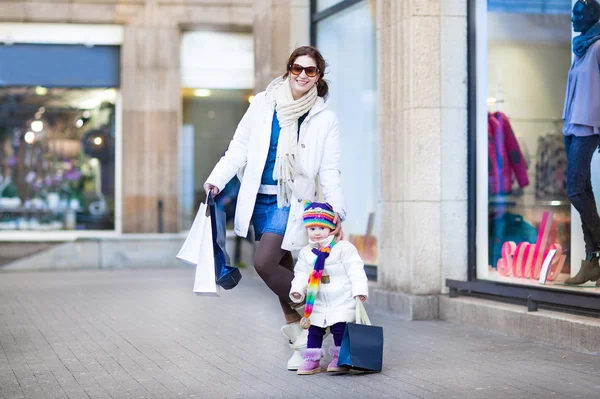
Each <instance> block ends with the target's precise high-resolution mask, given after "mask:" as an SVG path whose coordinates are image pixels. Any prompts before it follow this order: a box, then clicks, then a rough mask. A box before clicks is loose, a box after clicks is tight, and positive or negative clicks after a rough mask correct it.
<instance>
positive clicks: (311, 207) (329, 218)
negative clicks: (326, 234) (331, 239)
mask: <svg viewBox="0 0 600 399" xmlns="http://www.w3.org/2000/svg"><path fill="white" fill-rule="evenodd" d="M302 219H303V220H304V227H306V228H307V229H308V228H310V227H325V228H327V229H330V230H334V229H335V223H333V220H334V219H335V212H334V211H333V207H332V206H331V205H329V204H328V203H320V202H308V201H307V202H305V203H304V213H303V214H302Z"/></svg>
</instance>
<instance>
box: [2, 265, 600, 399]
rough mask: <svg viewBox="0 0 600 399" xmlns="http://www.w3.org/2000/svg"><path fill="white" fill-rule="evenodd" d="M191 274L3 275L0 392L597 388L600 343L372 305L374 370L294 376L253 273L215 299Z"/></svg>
mask: <svg viewBox="0 0 600 399" xmlns="http://www.w3.org/2000/svg"><path fill="white" fill-rule="evenodd" d="M192 278H193V271H192V270H189V269H180V270H173V269H171V270H135V271H123V270H121V271H80V272H38V273H2V274H0V398H7V399H8V398H11V399H12V398H36V399H37V398H73V399H75V398H160V399H162V398H179V397H181V398H184V397H187V398H190V397H194V398H237V397H247V398H415V397H418V398H577V397H579V398H600V356H595V355H589V354H581V353H575V352H569V351H565V350H560V349H555V348H552V347H548V346H543V345H539V344H536V343H533V342H529V341H525V340H520V339H514V338H507V337H504V336H501V335H496V334H493V333H488V332H482V331H478V330H473V329H470V328H465V327H462V326H455V325H451V324H447V323H443V322H433V321H432V322H404V321H398V320H393V319H389V318H386V317H385V316H382V315H378V314H376V313H373V312H372V314H371V319H372V321H373V322H374V324H378V325H382V326H383V327H384V334H385V340H386V348H385V359H384V370H383V372H382V373H380V374H365V375H360V374H359V375H347V376H339V375H338V376H334V375H326V374H321V375H315V376H297V375H296V374H295V373H293V372H289V371H286V370H285V369H284V367H283V366H284V365H285V361H286V360H287V357H288V353H289V348H288V346H287V345H286V343H285V341H284V339H283V338H282V336H281V335H280V332H279V326H280V324H281V321H282V317H281V315H280V313H279V312H280V311H279V307H278V306H279V305H278V302H277V301H276V300H275V298H274V297H273V295H272V294H271V293H270V292H269V291H268V290H267V289H266V288H265V286H264V285H263V284H262V282H261V281H260V280H259V279H258V278H257V277H256V276H255V275H252V274H246V275H245V276H244V279H243V280H242V283H241V285H240V286H239V287H237V288H235V289H234V290H232V291H228V292H222V295H221V297H220V298H209V297H197V296H194V295H193V294H192V293H191V292H190V290H191V282H192ZM367 309H369V308H368V307H367ZM329 339H331V338H329ZM328 359H329V356H327V357H326V359H325V360H324V364H326V363H325V362H327V361H328Z"/></svg>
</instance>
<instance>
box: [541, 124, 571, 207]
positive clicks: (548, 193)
mask: <svg viewBox="0 0 600 399" xmlns="http://www.w3.org/2000/svg"><path fill="white" fill-rule="evenodd" d="M566 172H567V153H566V152H565V144H564V136H563V135H561V134H549V135H546V136H542V137H539V138H538V150H537V162H536V167H535V196H536V198H537V199H542V200H549V201H553V200H558V199H561V198H563V199H564V198H566V197H567V179H566V176H567V175H566Z"/></svg>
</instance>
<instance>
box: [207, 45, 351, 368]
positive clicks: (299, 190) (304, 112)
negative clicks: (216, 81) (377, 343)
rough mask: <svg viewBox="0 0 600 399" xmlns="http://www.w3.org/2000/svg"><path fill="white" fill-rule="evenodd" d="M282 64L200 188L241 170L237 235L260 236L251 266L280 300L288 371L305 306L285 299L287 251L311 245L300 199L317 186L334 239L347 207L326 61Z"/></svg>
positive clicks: (312, 195)
mask: <svg viewBox="0 0 600 399" xmlns="http://www.w3.org/2000/svg"><path fill="white" fill-rule="evenodd" d="M286 69H287V71H286V73H285V74H284V75H283V76H281V77H279V78H277V79H275V80H274V81H273V82H271V83H270V84H269V86H268V87H267V89H266V90H265V91H264V92H261V93H259V94H257V95H256V96H255V97H254V99H253V100H252V103H251V104H250V107H249V108H248V111H247V112H246V114H245V115H244V117H243V118H242V120H241V122H240V123H239V125H238V127H237V130H236V132H235V135H234V136H233V140H232V141H231V143H230V144H229V149H228V150H227V152H226V153H225V155H224V156H223V157H222V158H221V160H220V161H219V162H218V163H217V165H216V166H215V168H214V170H213V171H212V173H211V175H210V176H209V177H208V179H207V180H206V183H205V184H204V189H205V190H206V191H207V192H208V191H209V190H212V191H213V194H214V195H216V194H217V193H218V192H219V191H220V190H222V189H223V187H225V185H226V184H227V182H228V181H229V180H230V179H231V178H232V177H233V176H234V175H235V174H236V173H238V176H239V177H240V180H241V186H240V192H239V194H238V200H237V205H236V212H235V221H234V227H235V233H236V234H237V235H239V236H242V237H245V236H246V234H247V233H248V228H249V225H250V221H252V225H253V226H254V231H255V234H256V239H257V240H259V241H260V242H259V243H258V248H257V250H256V254H255V255H254V267H255V268H256V271H257V272H258V274H259V275H260V277H261V278H262V279H263V280H264V282H265V283H266V284H267V286H268V287H269V288H270V289H271V290H272V291H273V292H274V293H275V294H276V295H277V296H278V297H279V301H280V303H281V307H282V309H283V313H284V315H285V320H286V325H285V326H283V327H282V329H281V331H282V332H283V334H284V335H285V336H286V337H287V338H288V340H289V342H290V346H291V347H292V348H293V349H294V354H293V355H292V357H291V358H290V360H289V361H288V364H287V368H288V370H297V369H298V367H299V366H300V364H301V363H302V358H301V356H300V352H301V350H302V349H304V348H305V347H306V338H307V337H306V330H304V329H302V327H300V319H301V313H302V308H301V306H300V307H298V305H295V304H293V303H292V301H291V300H290V298H289V292H290V287H291V282H292V280H293V278H294V271H293V270H294V260H293V258H292V255H291V253H290V251H293V250H300V249H301V248H302V247H303V246H305V245H306V244H307V242H308V239H307V236H306V230H305V229H304V224H303V221H302V213H303V210H304V209H303V206H302V201H303V200H310V201H315V200H317V195H318V194H317V193H318V191H319V189H320V190H321V191H322V195H323V199H324V201H326V202H328V203H329V204H330V205H331V206H332V207H333V209H334V211H335V212H336V214H335V225H336V228H335V230H334V231H332V233H331V234H334V235H337V236H338V239H342V238H343V233H342V226H341V223H342V220H343V219H344V218H345V214H346V211H345V205H344V197H343V193H342V184H341V179H340V142H339V132H338V123H337V119H336V117H335V115H334V113H333V112H332V111H331V110H329V109H328V107H327V105H328V96H327V93H328V90H329V88H328V86H327V83H326V82H325V80H324V79H323V76H324V74H325V60H324V59H323V56H322V55H321V54H320V53H319V51H318V50H317V49H315V48H313V47H308V46H304V47H299V48H297V49H296V50H294V52H293V53H292V54H291V56H290V57H289V60H288V62H287V64H286ZM317 177H318V179H317ZM317 180H318V184H319V187H317ZM294 306H295V308H294Z"/></svg>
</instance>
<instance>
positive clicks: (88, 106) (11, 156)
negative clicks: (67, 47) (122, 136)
mask: <svg viewBox="0 0 600 399" xmlns="http://www.w3.org/2000/svg"><path fill="white" fill-rule="evenodd" d="M116 98H117V91H116V90H115V89H112V88H106V89H98V88H94V89H91V88H90V89H71V88H45V87H42V86H37V87H35V86H24V87H3V88H0V230H4V231H14V230H30V231H47V230H114V228H115V216H114V215H115V103H116Z"/></svg>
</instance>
